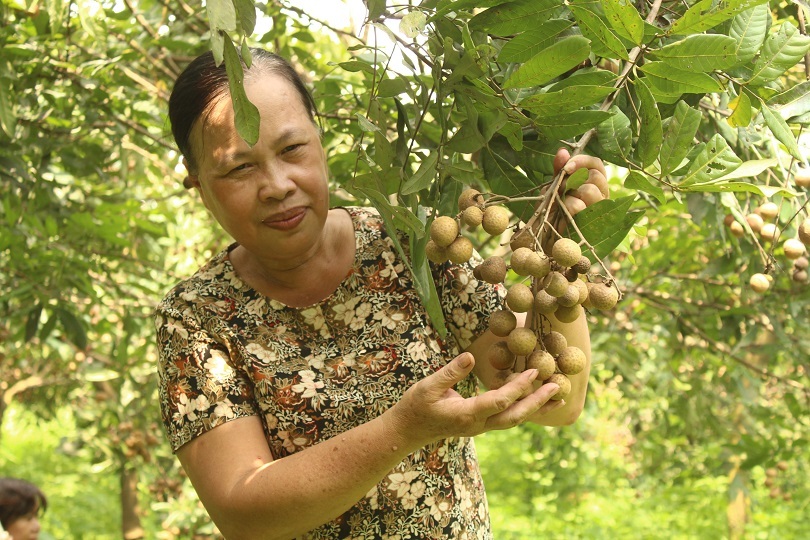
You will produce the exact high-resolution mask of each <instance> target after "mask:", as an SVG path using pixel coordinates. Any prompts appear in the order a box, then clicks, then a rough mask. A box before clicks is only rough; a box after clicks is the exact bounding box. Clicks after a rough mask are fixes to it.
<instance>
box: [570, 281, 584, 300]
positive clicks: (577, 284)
mask: <svg viewBox="0 0 810 540" xmlns="http://www.w3.org/2000/svg"><path fill="white" fill-rule="evenodd" d="M572 285H573V286H574V287H576V288H577V290H578V291H579V300H577V304H582V303H584V302H585V301H586V300H587V299H588V285H587V284H586V283H585V282H584V281H582V280H581V279H578V280H576V281H575V282H574V283H572Z"/></svg>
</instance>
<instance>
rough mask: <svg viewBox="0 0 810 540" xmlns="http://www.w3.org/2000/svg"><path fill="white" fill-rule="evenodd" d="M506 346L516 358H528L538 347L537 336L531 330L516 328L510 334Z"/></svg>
mask: <svg viewBox="0 0 810 540" xmlns="http://www.w3.org/2000/svg"><path fill="white" fill-rule="evenodd" d="M506 345H507V346H508V347H509V350H510V351H512V353H513V354H515V355H516V356H526V355H527V354H531V352H532V351H533V350H534V348H535V347H536V346H537V336H536V335H535V333H534V331H533V330H532V329H531V328H523V327H520V328H515V329H514V330H512V331H511V332H509V337H508V338H506Z"/></svg>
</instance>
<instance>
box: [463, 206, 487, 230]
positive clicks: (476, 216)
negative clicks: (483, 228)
mask: <svg viewBox="0 0 810 540" xmlns="http://www.w3.org/2000/svg"><path fill="white" fill-rule="evenodd" d="M483 219H484V211H483V210H481V209H480V208H478V207H477V206H470V207H468V208H465V209H464V211H463V212H462V213H461V221H463V222H464V225H466V226H467V227H470V228H471V229H474V228H475V227H478V226H479V225H481V222H482V221H483Z"/></svg>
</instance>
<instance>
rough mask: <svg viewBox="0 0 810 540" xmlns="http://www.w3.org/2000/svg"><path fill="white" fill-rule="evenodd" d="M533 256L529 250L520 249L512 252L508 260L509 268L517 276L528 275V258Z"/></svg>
mask: <svg viewBox="0 0 810 540" xmlns="http://www.w3.org/2000/svg"><path fill="white" fill-rule="evenodd" d="M533 254H535V253H534V251H532V250H531V249H529V248H525V247H520V248H517V249H516V250H515V251H513V252H512V258H511V259H509V266H510V267H511V268H512V270H513V271H514V272H515V273H516V274H517V275H519V276H528V275H529V264H528V262H529V258H530V257H531V256H532V255H533ZM535 255H536V254H535Z"/></svg>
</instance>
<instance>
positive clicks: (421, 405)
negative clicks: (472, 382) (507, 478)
mask: <svg viewBox="0 0 810 540" xmlns="http://www.w3.org/2000/svg"><path fill="white" fill-rule="evenodd" d="M474 365H475V359H474V358H473V355H472V354H470V353H469V352H465V353H462V354H460V355H459V356H457V357H455V358H454V359H453V360H452V361H451V362H449V363H448V364H447V365H446V366H444V367H443V368H442V369H440V370H439V371H437V372H436V373H433V374H432V375H430V376H428V377H425V378H424V379H422V380H421V381H419V382H418V383H416V384H414V385H413V386H412V387H410V388H409V389H408V390H407V391H406V392H405V394H404V395H403V396H402V399H401V400H400V401H399V402H398V403H397V404H396V405H395V406H394V407H392V408H391V409H390V411H389V412H390V414H391V415H392V416H393V418H394V419H395V420H394V422H395V428H396V430H397V432H398V433H399V434H400V435H401V436H402V437H403V439H404V440H405V441H407V444H409V445H413V444H414V443H417V444H418V446H419V447H421V446H424V445H426V444H429V443H431V442H434V441H436V440H439V439H443V438H448V437H472V436H475V435H478V434H481V433H484V432H487V431H493V430H497V429H508V428H512V427H515V426H517V425H520V424H522V423H524V422H526V421H527V420H528V419H529V417H530V416H532V415H533V414H535V413H537V412H538V411H539V412H541V413H545V412H550V411H552V410H554V409H556V408H558V407H560V406H561V405H562V404H563V402H561V401H549V400H550V398H551V396H552V395H554V393H555V392H556V391H557V390H558V388H559V387H558V386H557V385H556V384H554V383H549V384H544V385H542V386H540V387H539V388H537V389H536V390H534V391H532V382H533V381H534V379H535V378H536V377H537V370H534V369H530V370H527V371H524V372H523V373H520V374H519V375H518V376H517V377H515V378H513V379H512V380H511V381H510V382H508V383H506V384H504V385H503V386H501V387H500V388H497V389H495V390H489V391H486V392H483V393H481V394H479V395H477V396H473V397H469V398H464V397H462V396H461V395H460V394H459V393H458V392H456V391H455V390H454V389H453V387H454V386H455V385H456V384H457V383H459V382H461V381H462V380H464V379H465V378H466V377H467V376H468V375H469V374H470V372H471V371H472V369H473V366H474ZM527 394H528V395H527ZM524 396H525V397H524Z"/></svg>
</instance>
